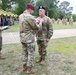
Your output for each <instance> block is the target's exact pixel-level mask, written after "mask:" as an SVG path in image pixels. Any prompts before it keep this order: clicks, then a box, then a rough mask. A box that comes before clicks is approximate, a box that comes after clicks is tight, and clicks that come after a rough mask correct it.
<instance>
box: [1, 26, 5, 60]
mask: <svg viewBox="0 0 76 75" xmlns="http://www.w3.org/2000/svg"><path fill="white" fill-rule="evenodd" d="M2 30H3V29H2V27H0V59H5V58H4V57H3V56H2V53H1V50H2Z"/></svg>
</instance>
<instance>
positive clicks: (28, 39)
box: [19, 3, 39, 73]
mask: <svg viewBox="0 0 76 75" xmlns="http://www.w3.org/2000/svg"><path fill="white" fill-rule="evenodd" d="M33 11H34V6H33V5H32V4H30V3H29V4H27V7H26V10H25V11H24V12H23V13H22V14H21V15H20V17H19V22H20V40H21V43H22V47H23V55H24V64H23V71H25V70H27V72H28V73H35V72H36V69H33V66H34V63H33V62H34V51H35V39H34V35H35V33H36V31H38V29H39V26H38V25H37V24H36V23H35V18H34V17H33V16H32V15H31V14H32V13H33Z"/></svg>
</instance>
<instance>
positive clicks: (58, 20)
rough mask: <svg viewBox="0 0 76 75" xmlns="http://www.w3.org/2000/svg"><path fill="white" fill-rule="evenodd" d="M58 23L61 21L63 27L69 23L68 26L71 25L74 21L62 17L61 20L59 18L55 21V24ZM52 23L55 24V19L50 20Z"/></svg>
mask: <svg viewBox="0 0 76 75" xmlns="http://www.w3.org/2000/svg"><path fill="white" fill-rule="evenodd" d="M60 21H62V24H63V25H67V24H68V22H69V25H73V22H74V19H73V18H72V17H70V18H69V19H67V18H65V17H63V18H62V20H61V19H60V18H57V20H56V22H57V24H59V23H60ZM52 23H53V24H55V19H54V18H52Z"/></svg>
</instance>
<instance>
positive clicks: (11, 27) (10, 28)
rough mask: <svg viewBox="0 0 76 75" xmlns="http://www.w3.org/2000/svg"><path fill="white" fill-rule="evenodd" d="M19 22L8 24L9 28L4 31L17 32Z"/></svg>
mask: <svg viewBox="0 0 76 75" xmlns="http://www.w3.org/2000/svg"><path fill="white" fill-rule="evenodd" d="M19 27H20V26H19V23H18V22H15V24H14V25H12V26H9V29H7V30H5V31H4V32H19V30H20V28H19Z"/></svg>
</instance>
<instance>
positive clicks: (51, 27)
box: [47, 18, 53, 39]
mask: <svg viewBox="0 0 76 75" xmlns="http://www.w3.org/2000/svg"><path fill="white" fill-rule="evenodd" d="M47 30H48V31H47V39H50V38H51V37H52V35H53V25H52V22H51V19H50V18H48V26H47Z"/></svg>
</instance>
